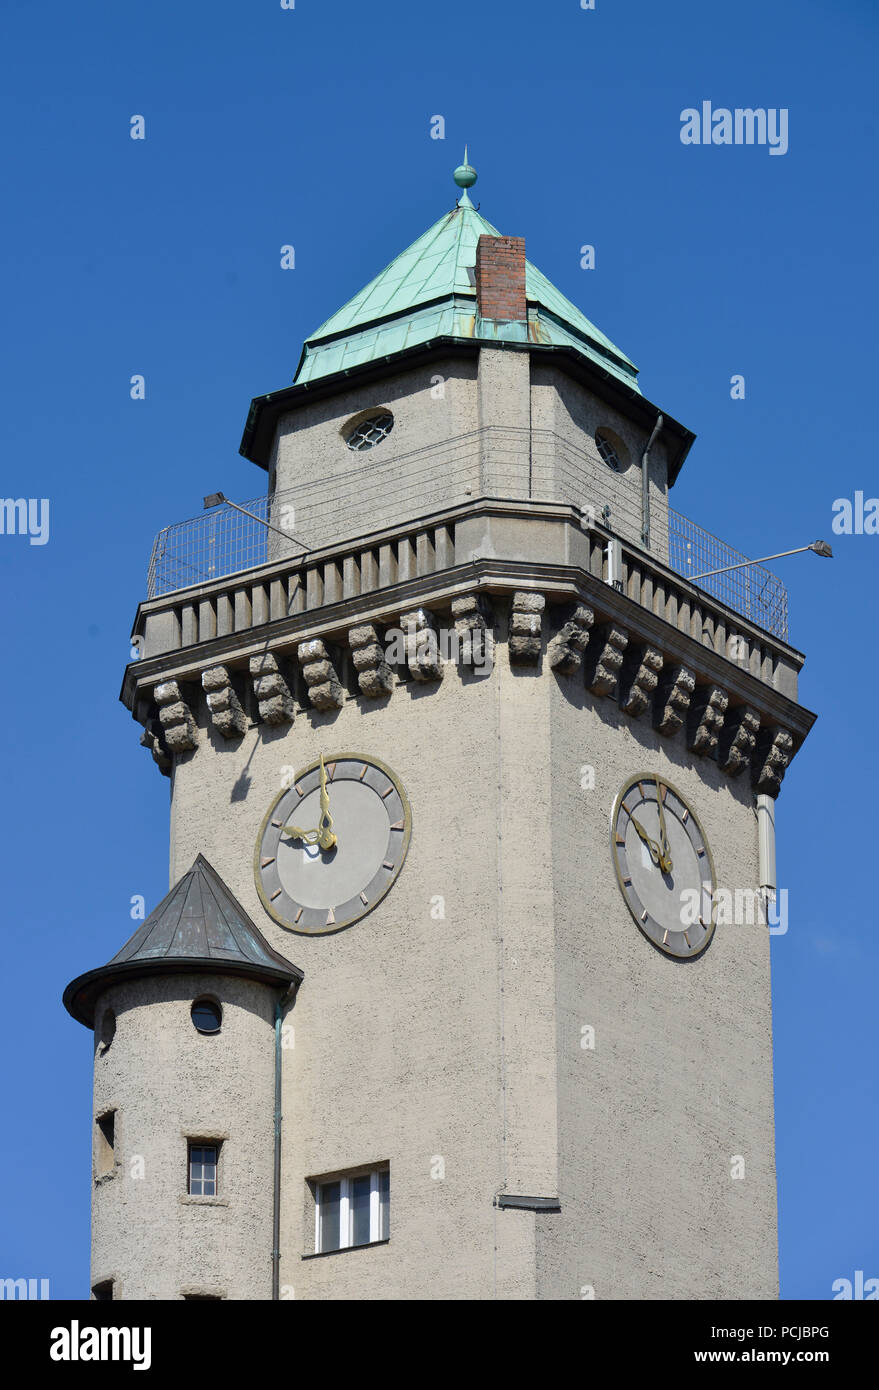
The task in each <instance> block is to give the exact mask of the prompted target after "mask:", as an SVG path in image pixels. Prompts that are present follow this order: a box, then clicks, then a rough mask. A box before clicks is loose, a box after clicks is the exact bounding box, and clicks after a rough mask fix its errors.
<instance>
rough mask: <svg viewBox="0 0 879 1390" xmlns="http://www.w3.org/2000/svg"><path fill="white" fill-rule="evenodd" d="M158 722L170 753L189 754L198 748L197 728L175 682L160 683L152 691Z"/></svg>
mask: <svg viewBox="0 0 879 1390" xmlns="http://www.w3.org/2000/svg"><path fill="white" fill-rule="evenodd" d="M153 696H154V698H155V701H156V704H157V705H158V706H159V722H160V723H161V726H162V732H163V733H164V735H165V744H166V746H167V748H168V751H169V752H170V753H190V752H191V751H192V750H193V748H197V747H198V727H197V725H196V722H195V719H194V718H193V714H192V710H191V709H190V708H189V706H188V704H187V703H186V701H185V700H184V699H183V696H182V695H181V694H180V686H179V685H178V684H177V682H176V681H162V683H161V684H160V685H157V686H156V688H155V690H154V691H153Z"/></svg>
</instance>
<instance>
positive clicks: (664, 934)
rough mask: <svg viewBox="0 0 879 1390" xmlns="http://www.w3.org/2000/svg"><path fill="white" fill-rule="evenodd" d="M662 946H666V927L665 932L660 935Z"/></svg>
mask: <svg viewBox="0 0 879 1390" xmlns="http://www.w3.org/2000/svg"><path fill="white" fill-rule="evenodd" d="M662 944H663V946H667V945H668V927H666V929H665V931H664V932H663V933H662Z"/></svg>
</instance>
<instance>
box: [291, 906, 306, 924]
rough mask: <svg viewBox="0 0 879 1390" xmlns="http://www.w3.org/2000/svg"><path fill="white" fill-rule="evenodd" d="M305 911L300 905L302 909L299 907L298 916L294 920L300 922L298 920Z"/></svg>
mask: <svg viewBox="0 0 879 1390" xmlns="http://www.w3.org/2000/svg"><path fill="white" fill-rule="evenodd" d="M303 911H304V909H303V908H301V907H300V909H299V911H298V912H297V914H296V916H295V917H294V918H293V921H294V922H298V921H299V918H300V917H301V916H302V913H303Z"/></svg>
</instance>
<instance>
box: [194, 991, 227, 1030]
mask: <svg viewBox="0 0 879 1390" xmlns="http://www.w3.org/2000/svg"><path fill="white" fill-rule="evenodd" d="M191 1015H192V1022H193V1023H194V1025H195V1027H196V1028H197V1029H198V1031H199V1033H219V1031H220V1024H221V1023H222V1022H223V1011H222V1009H221V1008H220V1006H219V1004H215V1003H214V1001H213V999H196V1001H195V1003H194V1004H193V1006H192V1010H191Z"/></svg>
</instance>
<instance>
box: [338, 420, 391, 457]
mask: <svg viewBox="0 0 879 1390" xmlns="http://www.w3.org/2000/svg"><path fill="white" fill-rule="evenodd" d="M393 428H394V417H393V415H392V414H391V412H390V411H389V410H381V411H373V412H372V414H370V415H365V416H362V417H361V418H360V419H359V420H357V422H356V424H354V425H352V426H350V427H349V429H348V430H347V431H346V432H345V443H346V444H347V445H348V448H349V449H354V450H356V451H357V453H362V452H363V450H364V449H374V448H375V446H376V444H381V442H382V440H383V439H386V438H387V436H388V435H389V434H390V432H391V430H392V429H393Z"/></svg>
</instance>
